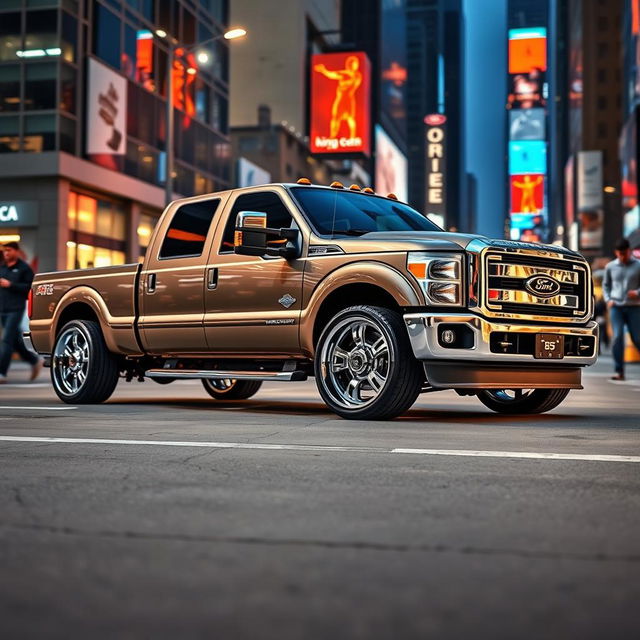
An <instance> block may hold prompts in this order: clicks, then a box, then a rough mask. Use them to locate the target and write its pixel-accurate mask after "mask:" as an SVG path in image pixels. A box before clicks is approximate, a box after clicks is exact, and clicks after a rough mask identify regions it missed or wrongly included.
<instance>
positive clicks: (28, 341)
mask: <svg viewBox="0 0 640 640" xmlns="http://www.w3.org/2000/svg"><path fill="white" fill-rule="evenodd" d="M22 342H24V346H25V347H27V349H28V350H29V351H33V352H34V353H38V352H37V351H36V348H35V347H34V346H33V341H32V340H31V331H25V332H24V333H23V334H22Z"/></svg>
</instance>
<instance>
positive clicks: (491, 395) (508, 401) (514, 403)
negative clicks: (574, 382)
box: [478, 389, 570, 415]
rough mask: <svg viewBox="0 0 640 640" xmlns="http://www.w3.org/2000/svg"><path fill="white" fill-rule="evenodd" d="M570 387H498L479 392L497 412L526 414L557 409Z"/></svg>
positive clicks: (479, 398) (485, 403) (486, 403)
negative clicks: (511, 388) (512, 388)
mask: <svg viewBox="0 0 640 640" xmlns="http://www.w3.org/2000/svg"><path fill="white" fill-rule="evenodd" d="M569 391H570V390H569V389H516V390H510V389H496V390H488V389H486V390H484V391H480V393H478V400H480V402H482V404H483V405H484V406H485V407H489V409H491V410H492V411H495V412H496V413H510V414H512V415H526V414H534V413H545V412H546V411H551V409H555V408H556V407H557V406H558V405H559V404H560V403H561V402H562V401H563V400H564V399H565V398H566V397H567V396H568V395H569Z"/></svg>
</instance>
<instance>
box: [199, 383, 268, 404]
mask: <svg viewBox="0 0 640 640" xmlns="http://www.w3.org/2000/svg"><path fill="white" fill-rule="evenodd" d="M202 386H203V387H204V388H205V390H206V392H207V393H208V394H209V395H210V396H211V397H212V398H215V399H216V400H246V399H247V398H250V397H251V396H253V395H255V394H256V393H258V391H259V389H260V387H261V386H262V382H256V381H254V380H233V379H226V378H225V379H220V378H204V379H203V380H202Z"/></svg>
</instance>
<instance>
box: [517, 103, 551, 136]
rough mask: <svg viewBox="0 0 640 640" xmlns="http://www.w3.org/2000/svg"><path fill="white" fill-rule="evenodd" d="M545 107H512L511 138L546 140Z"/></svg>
mask: <svg viewBox="0 0 640 640" xmlns="http://www.w3.org/2000/svg"><path fill="white" fill-rule="evenodd" d="M545 138H546V127H545V113H544V109H512V110H511V111H510V112H509V140H544V139H545Z"/></svg>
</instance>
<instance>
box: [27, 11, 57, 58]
mask: <svg viewBox="0 0 640 640" xmlns="http://www.w3.org/2000/svg"><path fill="white" fill-rule="evenodd" d="M56 49H57V50H58V53H57V54H53V55H60V40H59V39H58V11H57V10H56V9H47V10H45V11H27V28H26V32H25V38H24V50H25V52H27V51H34V50H43V51H45V52H46V53H47V55H51V53H50V52H53V51H54V50H56Z"/></svg>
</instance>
